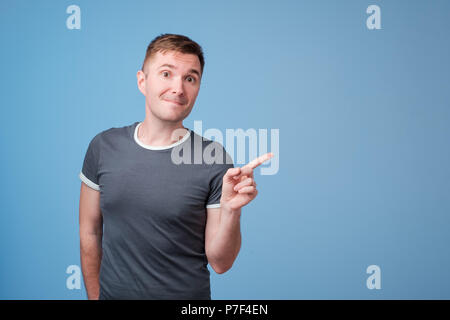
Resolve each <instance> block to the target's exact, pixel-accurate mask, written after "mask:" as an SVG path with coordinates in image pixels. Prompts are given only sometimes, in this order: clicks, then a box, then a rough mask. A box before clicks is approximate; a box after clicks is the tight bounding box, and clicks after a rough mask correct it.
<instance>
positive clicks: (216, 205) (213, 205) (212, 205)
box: [206, 203, 220, 208]
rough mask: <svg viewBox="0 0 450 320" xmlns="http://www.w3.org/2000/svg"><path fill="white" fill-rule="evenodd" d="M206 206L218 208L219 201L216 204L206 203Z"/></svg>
mask: <svg viewBox="0 0 450 320" xmlns="http://www.w3.org/2000/svg"><path fill="white" fill-rule="evenodd" d="M206 208H220V203H216V204H207V205H206Z"/></svg>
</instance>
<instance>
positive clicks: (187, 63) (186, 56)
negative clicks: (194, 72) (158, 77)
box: [150, 51, 201, 71]
mask: <svg viewBox="0 0 450 320" xmlns="http://www.w3.org/2000/svg"><path fill="white" fill-rule="evenodd" d="M150 64H152V66H153V67H154V68H159V67H160V66H163V65H173V66H175V67H180V68H187V69H192V68H193V69H198V70H199V71H200V67H201V66H200V61H199V59H198V57H197V55H195V54H190V53H181V52H176V51H168V52H165V53H162V52H161V51H158V52H157V53H156V54H155V55H154V57H152V59H150Z"/></svg>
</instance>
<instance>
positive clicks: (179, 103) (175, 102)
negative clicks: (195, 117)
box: [163, 99, 183, 106]
mask: <svg viewBox="0 0 450 320" xmlns="http://www.w3.org/2000/svg"><path fill="white" fill-rule="evenodd" d="M163 100H164V101H167V102H171V103H174V104H176V105H178V106H182V105H183V103H181V102H178V101H174V100H169V99H163Z"/></svg>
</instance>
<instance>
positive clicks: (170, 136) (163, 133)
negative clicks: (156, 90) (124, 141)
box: [137, 113, 187, 147]
mask: <svg viewBox="0 0 450 320" xmlns="http://www.w3.org/2000/svg"><path fill="white" fill-rule="evenodd" d="M177 129H178V130H177ZM175 130H177V131H176V132H175ZM175 133H176V134H175ZM180 133H181V134H180ZM186 133H187V129H185V128H184V126H183V121H179V122H167V121H165V122H163V121H161V120H159V119H157V118H155V117H154V116H153V115H152V114H151V113H148V114H146V117H145V119H144V121H143V122H142V124H141V125H140V126H139V129H138V133H137V135H138V139H139V141H141V142H142V143H143V144H146V145H149V146H154V147H164V146H169V145H171V144H173V143H175V142H177V141H179V140H180V139H181V138H182V137H183V136H184V135H185V134H186Z"/></svg>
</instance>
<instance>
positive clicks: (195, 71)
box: [158, 63, 200, 78]
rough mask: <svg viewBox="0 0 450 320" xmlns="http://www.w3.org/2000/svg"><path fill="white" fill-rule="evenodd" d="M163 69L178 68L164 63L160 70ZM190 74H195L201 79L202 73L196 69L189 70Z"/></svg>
mask: <svg viewBox="0 0 450 320" xmlns="http://www.w3.org/2000/svg"><path fill="white" fill-rule="evenodd" d="M162 67H168V68H172V69H176V68H177V67H175V66H174V65H173V64H168V63H164V64H163V65H160V66H159V68H158V69H161V68H162ZM189 73H195V74H196V75H197V76H198V77H199V78H200V72H198V70H196V69H191V70H189Z"/></svg>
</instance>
